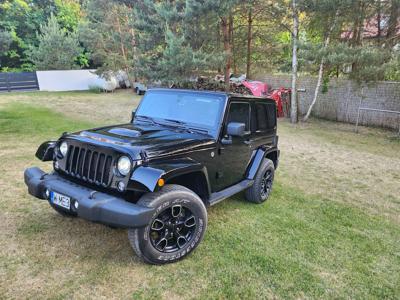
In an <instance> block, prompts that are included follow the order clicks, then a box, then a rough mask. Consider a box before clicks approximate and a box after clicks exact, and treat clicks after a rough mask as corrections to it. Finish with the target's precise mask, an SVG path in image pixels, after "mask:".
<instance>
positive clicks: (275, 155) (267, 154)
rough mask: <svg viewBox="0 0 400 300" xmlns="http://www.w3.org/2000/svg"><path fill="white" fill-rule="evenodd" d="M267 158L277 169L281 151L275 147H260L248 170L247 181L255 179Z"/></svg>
mask: <svg viewBox="0 0 400 300" xmlns="http://www.w3.org/2000/svg"><path fill="white" fill-rule="evenodd" d="M265 158H267V159H270V160H271V161H272V162H273V163H274V167H275V169H276V168H277V167H278V163H279V150H278V149H277V148H275V147H273V148H272V147H271V148H264V147H260V148H258V149H257V150H255V151H254V154H253V156H252V158H251V160H250V163H249V165H248V167H247V170H246V178H247V179H251V180H252V179H254V178H255V176H256V174H257V171H258V169H259V168H260V166H261V164H262V162H263V160H264V159H265Z"/></svg>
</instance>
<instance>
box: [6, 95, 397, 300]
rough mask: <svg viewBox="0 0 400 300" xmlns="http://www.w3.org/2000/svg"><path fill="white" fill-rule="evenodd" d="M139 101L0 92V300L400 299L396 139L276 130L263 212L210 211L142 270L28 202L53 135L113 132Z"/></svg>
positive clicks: (86, 226)
mask: <svg viewBox="0 0 400 300" xmlns="http://www.w3.org/2000/svg"><path fill="white" fill-rule="evenodd" d="M138 101H139V98H138V97H136V96H133V95H132V94H130V93H128V92H117V93H114V94H92V93H86V92H73V93H44V92H41V93H39V92H38V93H14V94H0V193H1V197H0V228H1V229H0V299H4V298H14V299H26V298H29V299H31V298H52V299H54V298H56V299H62V298H81V299H83V298H118V299H121V298H124V299H125V298H132V299H142V298H144V299H147V298H149V299H154V298H163V299H180V298H182V299H188V298H196V299H197V298H200V299H215V298H220V299H222V298H226V299H249V298H281V299H287V298H359V299H365V298H391V299H399V298H400V214H399V213H400V142H399V139H396V138H394V137H393V135H394V133H392V132H388V131H384V130H379V129H371V128H361V133H360V134H355V133H354V132H353V130H354V126H351V125H346V124H338V123H333V122H327V121H318V120H312V121H311V122H310V123H307V124H301V125H298V126H292V125H290V124H289V123H287V122H286V121H284V120H281V121H280V122H279V125H278V127H279V129H278V130H279V135H280V148H281V162H280V167H279V169H278V170H277V174H276V181H275V184H274V191H273V193H272V196H271V198H270V200H269V201H268V202H267V203H265V204H263V205H254V204H249V203H246V202H245V201H244V198H243V195H242V194H240V195H237V196H235V197H233V198H232V199H228V200H226V201H224V202H222V203H220V204H218V205H216V206H214V207H211V208H210V209H209V210H208V212H209V226H208V230H207V232H206V235H205V239H204V240H203V242H202V243H201V244H200V246H199V247H198V248H197V250H196V251H195V252H194V253H193V254H192V255H190V256H189V257H188V258H187V259H185V260H183V261H181V262H179V263H176V264H172V265H166V266H161V267H160V266H149V265H145V264H143V263H141V262H139V261H138V259H137V258H136V257H135V256H134V254H133V251H132V250H131V248H130V246H129V243H128V240H127V232H126V231H125V230H115V229H110V228H108V227H105V226H102V225H98V224H92V223H89V222H86V221H84V220H81V219H74V218H65V217H61V216H60V215H58V214H57V213H56V212H55V211H53V210H52V209H51V208H50V206H49V205H48V204H47V203H46V202H45V201H38V200H34V198H33V197H31V196H29V195H28V193H27V190H26V187H25V184H24V182H23V171H24V169H25V168H26V167H29V166H32V165H37V166H40V167H42V168H44V169H46V170H50V164H48V163H42V162H40V161H38V160H37V159H35V157H34V153H35V151H36V149H37V147H38V145H39V144H40V143H41V142H42V141H45V140H50V139H56V138H58V137H59V136H60V135H61V133H62V132H64V131H73V130H78V129H84V128H87V127H92V126H97V125H103V124H112V123H123V122H127V121H129V119H130V111H131V110H132V108H133V107H135V106H136V105H137V103H138Z"/></svg>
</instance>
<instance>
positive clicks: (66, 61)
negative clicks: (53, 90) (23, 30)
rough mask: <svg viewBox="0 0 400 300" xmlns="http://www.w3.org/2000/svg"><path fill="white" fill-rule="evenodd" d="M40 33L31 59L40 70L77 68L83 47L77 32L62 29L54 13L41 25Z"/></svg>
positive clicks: (32, 48)
mask: <svg viewBox="0 0 400 300" xmlns="http://www.w3.org/2000/svg"><path fill="white" fill-rule="evenodd" d="M40 31H41V33H40V35H38V41H39V45H38V47H31V49H30V51H29V58H30V60H31V61H32V62H33V63H34V64H35V65H36V68H37V69H38V70H70V69H77V68H79V66H78V65H77V63H76V58H77V56H78V55H79V54H80V53H82V51H83V49H82V48H81V47H80V45H79V42H78V36H77V34H76V33H74V32H72V33H67V32H66V31H65V30H63V29H61V28H60V26H59V25H58V23H57V19H56V17H55V16H54V15H51V16H50V18H49V19H48V22H47V24H46V25H44V26H41V28H40Z"/></svg>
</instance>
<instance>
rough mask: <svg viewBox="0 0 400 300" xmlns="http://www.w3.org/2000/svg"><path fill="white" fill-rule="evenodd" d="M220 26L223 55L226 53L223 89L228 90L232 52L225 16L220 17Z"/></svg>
mask: <svg viewBox="0 0 400 300" xmlns="http://www.w3.org/2000/svg"><path fill="white" fill-rule="evenodd" d="M221 27H222V35H223V39H224V51H225V55H226V61H225V70H224V77H225V90H226V91H229V77H230V75H231V74H230V73H231V59H232V53H231V43H230V40H229V24H228V18H227V17H222V18H221Z"/></svg>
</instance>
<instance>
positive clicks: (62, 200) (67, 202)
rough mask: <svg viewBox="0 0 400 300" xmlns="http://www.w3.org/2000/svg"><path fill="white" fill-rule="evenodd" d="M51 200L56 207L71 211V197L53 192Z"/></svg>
mask: <svg viewBox="0 0 400 300" xmlns="http://www.w3.org/2000/svg"><path fill="white" fill-rule="evenodd" d="M50 199H51V202H52V203H53V204H54V205H57V206H61V207H64V208H66V209H70V207H71V198H70V197H67V196H64V195H61V194H59V193H56V192H51V194H50Z"/></svg>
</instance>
